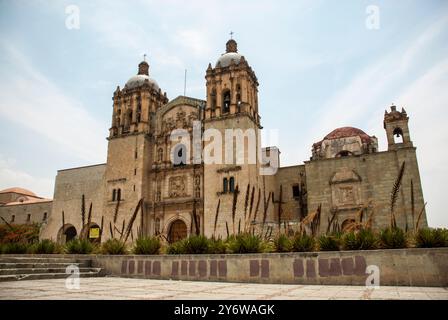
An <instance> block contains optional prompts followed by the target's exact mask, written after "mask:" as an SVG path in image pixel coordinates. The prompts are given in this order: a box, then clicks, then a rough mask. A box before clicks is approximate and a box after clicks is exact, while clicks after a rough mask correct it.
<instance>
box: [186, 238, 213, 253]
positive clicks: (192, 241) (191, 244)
mask: <svg viewBox="0 0 448 320" xmlns="http://www.w3.org/2000/svg"><path fill="white" fill-rule="evenodd" d="M208 243H209V240H208V239H207V238H206V237H205V236H203V235H199V236H198V235H193V236H190V237H188V238H187V239H186V240H185V243H184V248H185V253H187V254H204V253H207V252H208Z"/></svg>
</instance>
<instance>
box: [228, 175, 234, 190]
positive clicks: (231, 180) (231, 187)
mask: <svg viewBox="0 0 448 320" xmlns="http://www.w3.org/2000/svg"><path fill="white" fill-rule="evenodd" d="M229 191H230V192H235V178H234V177H230V179H229Z"/></svg>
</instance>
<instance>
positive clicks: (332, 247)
mask: <svg viewBox="0 0 448 320" xmlns="http://www.w3.org/2000/svg"><path fill="white" fill-rule="evenodd" d="M317 242H318V245H319V250H321V251H338V250H339V246H340V242H341V241H340V238H339V237H337V236H336V235H326V234H324V235H321V236H320V237H319V238H318V239H317Z"/></svg>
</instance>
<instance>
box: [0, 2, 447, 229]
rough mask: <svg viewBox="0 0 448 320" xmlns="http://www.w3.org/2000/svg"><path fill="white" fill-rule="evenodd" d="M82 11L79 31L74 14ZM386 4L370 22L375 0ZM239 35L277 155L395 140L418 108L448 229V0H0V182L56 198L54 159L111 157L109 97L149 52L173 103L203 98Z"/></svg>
mask: <svg viewBox="0 0 448 320" xmlns="http://www.w3.org/2000/svg"><path fill="white" fill-rule="evenodd" d="M71 4H74V5H76V6H77V7H78V8H79V10H80V28H79V29H72V30H70V29H67V28H66V24H65V21H66V19H67V14H66V12H65V10H66V7H67V5H71ZM369 5H375V6H377V8H378V9H379V19H380V20H379V29H373V30H372V29H368V28H367V27H366V19H367V18H368V16H369V13H367V12H366V8H367V7H368V6H369ZM230 31H234V32H235V34H234V38H235V39H236V40H237V42H238V49H239V52H240V53H242V54H243V55H244V56H245V57H246V59H247V60H248V61H249V63H250V65H251V66H252V67H253V69H254V70H255V72H256V74H257V77H258V79H259V82H260V87H259V101H260V113H261V116H262V124H263V126H264V128H265V129H267V130H269V129H279V141H278V146H279V147H280V151H281V152H282V154H281V164H282V165H294V164H299V163H302V162H303V161H304V160H307V159H308V158H309V157H310V153H311V145H312V143H313V142H315V141H318V140H320V139H321V138H322V137H323V136H325V135H326V134H327V133H328V132H330V131H331V130H332V129H334V128H337V127H340V126H355V127H359V128H361V129H363V130H364V131H366V132H367V133H369V134H370V135H375V136H377V137H378V139H379V144H380V149H381V150H385V148H386V137H385V132H384V129H383V126H382V120H383V114H384V110H385V109H386V108H388V106H389V105H390V104H391V103H392V102H394V103H395V104H397V105H398V106H399V107H402V106H404V107H405V108H406V110H407V111H408V114H409V116H410V124H409V125H410V130H411V138H412V140H413V142H414V144H415V145H416V146H417V150H418V151H417V152H418V160H419V164H420V173H421V178H422V182H423V188H424V189H423V190H424V196H425V200H426V201H427V202H428V207H427V208H428V210H427V212H428V219H429V223H430V225H432V226H445V227H446V226H448V214H447V212H446V203H445V201H444V198H445V197H446V195H445V194H446V191H445V190H446V187H447V178H448V169H447V166H446V165H445V163H444V162H445V159H446V158H447V157H448V151H447V150H448V149H447V147H446V145H447V143H448V136H447V129H446V126H447V123H448V122H447V120H448V119H447V111H446V110H445V109H446V108H444V106H446V104H447V102H448V2H446V1H443V0H441V1H436V0H432V1H423V0H420V1H412V0H394V1H391V0H389V1H354V0H352V1H331V0H328V1H297V0H295V1H263V0H262V1H241V0H239V1H232V0H226V1H140V0H133V1H110V0H108V1H40V0H36V1H20V0H19V1H4V0H0V70H1V72H0V127H1V129H2V130H1V131H0V144H1V146H2V147H1V149H0V189H1V188H7V187H11V186H21V187H25V188H28V189H31V190H33V191H34V192H36V193H38V194H40V195H42V196H46V197H52V195H53V188H54V177H55V175H56V171H57V170H58V169H63V168H69V167H75V166H83V165H89V164H95V163H102V162H105V160H106V147H107V141H106V139H105V138H106V136H107V134H108V128H109V125H110V120H111V111H112V109H111V107H112V100H111V98H112V93H113V91H114V90H115V88H116V86H117V85H120V86H123V85H124V83H125V82H126V81H127V79H128V78H129V77H131V76H132V75H134V74H136V72H137V64H138V63H139V62H140V61H141V60H142V56H143V54H144V53H147V54H148V61H149V63H150V73H151V76H152V77H153V78H155V79H156V80H157V82H158V83H159V85H160V86H161V88H162V90H164V91H166V92H167V94H168V97H169V98H170V99H173V98H175V97H176V96H178V95H180V94H182V92H183V77H184V70H185V69H187V70H188V80H187V95H189V96H193V97H197V98H204V97H205V80H204V75H205V70H206V68H207V66H208V63H209V62H211V63H212V64H214V63H215V61H216V60H217V58H218V57H219V56H220V54H221V53H223V52H224V49H225V42H226V41H227V40H228V38H229V32H230Z"/></svg>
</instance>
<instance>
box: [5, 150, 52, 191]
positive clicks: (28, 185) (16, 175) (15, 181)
mask: <svg viewBox="0 0 448 320" xmlns="http://www.w3.org/2000/svg"><path fill="white" fill-rule="evenodd" d="M11 187H20V188H25V189H28V190H30V191H33V192H35V193H36V194H37V195H38V196H41V197H45V198H53V187H54V181H53V180H52V179H47V178H43V177H36V176H32V175H31V174H29V173H27V172H24V171H22V170H20V169H18V168H16V165H15V160H14V159H11V158H6V157H5V156H4V155H2V154H0V190H2V189H6V188H11Z"/></svg>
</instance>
